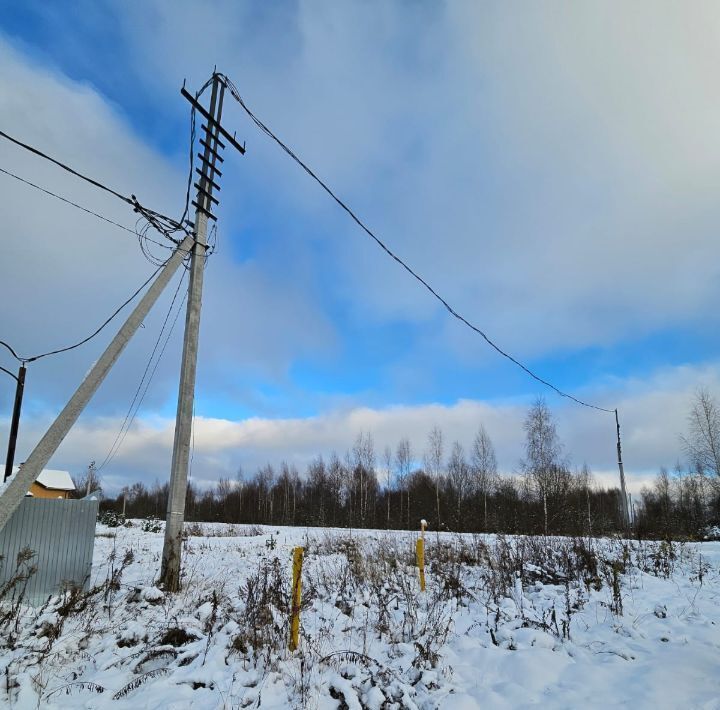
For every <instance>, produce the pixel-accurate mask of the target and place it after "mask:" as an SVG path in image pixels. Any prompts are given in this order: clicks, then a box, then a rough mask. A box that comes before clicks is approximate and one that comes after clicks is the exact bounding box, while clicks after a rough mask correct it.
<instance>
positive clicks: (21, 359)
mask: <svg viewBox="0 0 720 710" xmlns="http://www.w3.org/2000/svg"><path fill="white" fill-rule="evenodd" d="M161 268H162V266H159V267H158V268H157V269H155V271H154V272H153V273H152V274H150V276H149V277H148V278H147V279H146V280H145V281H144V282H143V283H142V284H141V286H140V287H139V288H138V289H136V290H135V291H134V292H133V293H132V295H131V296H130V297H129V298H128V299H127V300H125V301H123V303H122V304H121V305H120V306H118V307H117V308H116V309H115V310H114V311H113V313H112V315H111V316H110V317H109V318H107V319H106V320H105V321H104V322H103V324H102V325H101V326H100V327H99V328H97V330H95V331H93V332H92V333H91V334H90V335H88V336H87V337H86V338H83V339H82V340H81V341H79V342H77V343H74V344H73V345H68V346H67V347H64V348H58V349H57V350H51V351H49V352H46V353H41V354H40V355H33V356H31V357H22V356H20V355H18V354H17V353H16V352H15V351H14V350H13V349H12V348H11V347H10V346H9V345H8V344H7V343H5V342H3V341H0V344H1V345H4V346H5V347H6V348H7V349H8V350H9V351H10V352H11V353H12V355H13V357H15V359H16V360H17V361H18V362H35V360H41V359H42V358H44V357H48V356H50V355H58V354H59V353H65V352H67V351H68V350H75V348H79V347H80V346H81V345H85V343H87V342H88V341H90V340H92V339H93V338H94V337H95V336H96V335H98V334H99V333H100V332H101V331H102V330H103V329H104V328H105V327H106V326H107V325H108V324H109V323H110V322H111V321H112V320H113V319H114V318H115V317H116V316H117V315H118V313H120V311H122V309H123V308H125V306H127V305H128V304H129V303H130V302H131V301H132V300H133V299H134V298H135V297H136V296H137V295H138V294H139V293H140V292H141V291H142V290H143V289H144V288H145V286H147V285H148V284H149V283H150V282H151V281H152V280H153V279H154V278H155V276H156V275H157V273H158V271H160V269H161Z"/></svg>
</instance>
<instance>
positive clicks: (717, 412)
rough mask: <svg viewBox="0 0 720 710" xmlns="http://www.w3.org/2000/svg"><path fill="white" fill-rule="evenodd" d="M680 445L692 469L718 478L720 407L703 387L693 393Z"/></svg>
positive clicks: (719, 474) (719, 464)
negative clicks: (685, 429) (684, 433)
mask: <svg viewBox="0 0 720 710" xmlns="http://www.w3.org/2000/svg"><path fill="white" fill-rule="evenodd" d="M682 443H683V446H684V448H685V451H686V453H687V455H688V458H689V459H690V461H691V463H692V466H693V468H695V469H696V470H697V471H699V472H700V473H705V474H708V473H709V474H713V475H714V476H715V477H720V405H718V402H717V400H716V399H715V397H713V396H712V395H711V394H710V392H709V391H708V390H707V389H706V388H704V387H701V388H699V389H698V390H697V392H696V393H695V401H694V402H693V405H692V407H691V409H690V414H689V416H688V435H687V436H686V437H682Z"/></svg>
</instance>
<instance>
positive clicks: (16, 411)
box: [4, 362, 27, 481]
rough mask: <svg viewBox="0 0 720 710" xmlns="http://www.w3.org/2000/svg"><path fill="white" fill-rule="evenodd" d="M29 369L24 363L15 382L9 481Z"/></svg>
mask: <svg viewBox="0 0 720 710" xmlns="http://www.w3.org/2000/svg"><path fill="white" fill-rule="evenodd" d="M26 371H27V368H26V367H25V363H24V362H23V363H22V364H21V365H20V369H19V370H18V374H17V377H15V376H14V375H13V377H15V380H16V382H17V385H16V387H15V404H14V405H13V413H12V422H11V423H10V438H9V439H8V450H7V458H6V459H5V478H4V480H5V481H7V479H8V478H10V476H12V470H13V463H15V447H16V446H17V435H18V429H19V427H20V410H21V409H22V401H23V394H24V392H25V372H26Z"/></svg>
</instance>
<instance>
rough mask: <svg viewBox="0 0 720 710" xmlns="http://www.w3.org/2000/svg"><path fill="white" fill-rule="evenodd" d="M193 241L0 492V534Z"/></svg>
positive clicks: (177, 254) (183, 244) (162, 274)
mask: <svg viewBox="0 0 720 710" xmlns="http://www.w3.org/2000/svg"><path fill="white" fill-rule="evenodd" d="M193 242H194V238H193V237H192V236H187V237H185V239H183V241H182V242H181V243H180V244H179V246H178V247H177V248H176V249H175V250H174V251H173V253H172V255H171V257H170V258H169V259H168V260H167V262H165V265H164V266H163V267H162V269H161V271H160V273H159V274H158V276H157V278H156V279H155V281H153V283H152V285H151V286H150V288H149V289H148V290H147V291H146V293H145V295H144V296H143V297H142V299H141V300H140V302H139V303H138V304H137V306H135V309H134V310H133V311H132V313H131V314H130V315H129V316H128V318H127V320H126V321H125V323H123V325H122V327H121V328H120V330H119V331H118V332H117V335H115V337H114V338H113V339H112V341H111V343H110V344H109V345H108V346H107V348H106V349H105V352H104V353H103V354H102V355H101V356H100V358H99V359H98V360H97V362H96V363H95V364H94V365H93V366H92V368H91V369H90V371H89V372H88V374H87V375H86V376H85V379H83V381H82V382H81V383H80V385H79V387H78V388H77V390H75V393H74V394H73V396H72V397H71V398H70V400H69V401H68V403H67V404H66V405H65V407H64V408H63V410H62V412H60V414H59V415H58V416H57V418H56V419H55V421H54V422H53V423H52V424H51V425H50V428H49V429H48V430H47V431H46V432H45V434H44V436H43V437H42V439H40V441H39V443H38V444H37V445H36V446H35V448H34V449H33V450H32V452H31V454H30V455H29V456H28V458H27V460H26V461H25V463H24V464H23V465H22V466H21V467H20V470H19V471H18V472H17V474H15V476H13V477H12V478H11V479H10V481H9V482H7V483H6V484H5V486H4V488H2V489H0V530H2V529H3V528H4V527H5V524H6V523H7V521H8V520H9V519H10V516H11V515H12V514H13V513H14V512H15V509H16V508H17V507H18V506H19V505H20V502H21V501H22V499H23V498H24V497H25V494H26V493H27V492H28V490H29V489H30V486H31V485H32V484H33V482H34V481H35V480H36V479H37V477H38V476H39V475H40V473H41V471H42V470H43V468H45V466H46V465H47V463H48V461H50V459H51V458H52V456H53V454H54V453H55V452H56V451H57V449H58V447H59V446H60V444H61V443H62V442H63V440H64V439H65V437H66V436H67V434H68V432H69V431H70V429H71V428H72V426H73V424H75V422H76V421H77V419H78V417H79V416H80V414H81V413H82V411H83V410H84V409H85V407H86V406H87V403H88V402H89V401H90V399H91V398H92V396H93V395H94V394H95V392H96V391H97V389H98V387H99V386H100V385H101V383H102V382H103V380H104V379H105V377H106V376H107V374H108V372H110V370H111V369H112V367H113V365H114V364H115V362H116V361H117V359H118V357H120V354H121V353H122V351H123V350H124V349H125V346H126V345H127V344H128V342H129V341H130V339H131V338H132V336H133V335H134V334H135V332H136V331H137V329H138V328H139V327H140V324H141V323H142V322H143V320H145V318H146V317H147V315H148V313H149V312H150V309H151V308H152V307H153V305H154V304H155V302H156V301H157V299H158V298H159V297H160V294H161V293H162V292H163V290H164V289H165V287H166V286H167V284H168V283H169V281H170V279H171V278H172V277H173V275H174V274H175V272H176V271H177V270H178V268H179V267H180V265H181V264H182V262H183V259H184V258H185V257H186V256H187V252H188V251H189V250H190V249H191V247H192V246H193Z"/></svg>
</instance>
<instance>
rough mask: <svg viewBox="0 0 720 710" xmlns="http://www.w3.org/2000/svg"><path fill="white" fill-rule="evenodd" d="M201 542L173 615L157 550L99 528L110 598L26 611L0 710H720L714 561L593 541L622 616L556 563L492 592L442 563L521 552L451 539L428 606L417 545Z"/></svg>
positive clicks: (353, 537)
mask: <svg viewBox="0 0 720 710" xmlns="http://www.w3.org/2000/svg"><path fill="white" fill-rule="evenodd" d="M202 527H203V528H204V529H205V532H206V534H204V535H202V536H192V537H189V538H188V539H187V541H186V542H185V543H184V558H183V590H182V591H181V592H179V593H178V594H175V595H173V594H165V593H163V592H162V591H161V590H160V589H159V588H158V587H157V575H158V571H159V566H160V553H161V550H162V542H163V534H162V532H159V533H147V532H142V531H141V530H140V527H139V524H138V523H137V522H136V523H135V525H134V526H133V527H131V528H123V527H120V528H105V527H104V526H101V525H99V526H98V536H97V537H96V544H95V554H94V563H93V578H92V584H103V583H104V582H105V581H106V580H114V585H110V586H111V587H112V589H111V590H110V591H107V592H106V591H102V592H99V593H98V594H96V595H95V597H93V599H94V600H95V601H94V602H93V603H92V604H90V605H88V606H87V607H86V608H81V609H80V610H78V611H77V613H72V614H67V615H66V616H63V612H62V609H61V606H60V604H59V603H51V604H49V605H48V606H47V607H46V608H44V609H42V610H33V609H24V611H23V613H22V614H21V616H20V618H19V620H18V625H17V628H18V630H17V632H16V631H15V630H14V628H13V627H14V624H10V625H9V626H7V625H6V626H5V627H1V626H0V643H3V644H4V646H5V648H3V651H2V653H0V673H1V674H2V675H3V677H4V678H5V679H6V681H7V682H5V681H4V682H3V683H2V684H0V705H2V706H5V707H11V708H19V709H21V710H24V708H35V707H38V706H41V707H43V708H49V709H51V710H55V709H59V708H77V707H84V708H98V709H100V708H111V707H112V708H118V709H119V710H122V709H123V708H132V709H133V710H136V709H138V708H203V709H204V708H218V709H219V708H236V707H239V708H256V707H262V708H288V707H308V708H322V709H325V708H328V709H329V708H340V707H348V708H372V709H375V708H378V709H379V708H418V709H422V710H429V709H430V708H443V709H445V708H451V709H457V710H466V709H467V710H471V709H475V708H523V707H530V706H538V705H540V704H542V706H543V707H546V708H576V707H608V706H611V707H615V706H624V705H627V706H629V707H630V706H632V707H636V708H680V707H683V708H696V707H702V708H708V709H720V677H719V676H718V674H717V668H716V667H717V658H718V652H719V651H720V585H719V582H720V542H703V543H698V544H692V545H690V544H688V545H682V546H678V545H675V546H673V547H672V548H668V547H667V546H665V547H663V545H664V543H641V544H638V543H634V544H633V545H628V544H627V543H623V542H621V541H618V540H593V541H590V546H591V548H592V549H594V550H596V551H597V557H598V559H600V560H603V559H605V560H616V559H620V558H621V557H623V556H625V559H626V562H627V565H626V567H625V571H624V572H622V573H621V574H620V576H619V585H620V587H619V588H620V596H621V602H622V613H618V611H617V609H615V610H614V609H613V605H614V604H617V601H618V600H617V599H616V598H614V597H613V593H612V588H611V587H612V584H611V580H610V579H609V578H607V579H606V578H603V579H597V580H590V579H588V582H587V584H575V583H574V582H571V580H569V579H567V577H566V578H563V574H562V572H561V571H560V567H557V568H556V567H555V566H554V565H555V562H554V561H553V560H557V559H559V558H558V556H557V554H555V553H553V554H550V553H548V556H547V559H546V561H545V562H542V563H540V562H538V561H537V559H534V560H533V561H532V562H526V563H524V564H523V566H522V573H521V574H520V573H517V574H513V575H511V576H510V578H509V579H508V581H507V584H506V585H505V587H503V589H502V590H500V591H498V589H496V588H493V587H492V584H494V582H493V580H494V579H495V578H494V577H492V575H490V574H489V571H488V567H487V565H485V564H480V563H477V562H472V561H469V562H462V561H458V560H462V558H461V557H458V558H457V559H455V560H453V561H451V562H448V563H447V564H446V563H442V564H441V563H440V560H441V559H442V554H441V553H443V551H445V552H444V553H443V554H445V553H447V551H448V550H450V551H453V550H455V551H456V552H457V551H458V550H460V549H462V550H465V552H468V551H471V550H480V551H483V550H490V551H492V550H493V549H495V548H494V547H493V546H502V545H506V547H505V548H503V549H505V550H506V551H507V553H508V554H510V555H512V554H515V553H516V552H517V550H518V549H520V546H521V544H522V541H523V539H521V538H511V539H508V540H507V541H505V540H503V539H501V538H497V537H495V536H473V535H451V534H449V533H443V534H441V536H440V548H438V547H437V542H436V541H435V536H433V539H432V540H428V541H427V542H426V553H425V555H426V565H427V568H426V575H427V591H426V592H425V593H424V594H422V593H420V592H419V590H418V585H417V579H416V570H414V569H413V568H412V566H411V562H412V554H413V550H414V543H415V540H416V539H417V534H416V533H409V532H381V531H352V532H351V531H349V530H338V529H334V530H328V529H313V528H309V529H308V528H289V527H280V528H277V527H264V528H263V529H262V530H263V532H262V534H260V535H255V536H242V529H241V528H236V529H233V528H231V527H229V526H227V525H223V526H219V525H217V526H214V525H211V524H203V526H202ZM232 533H236V534H235V535H233V534H232ZM220 534H224V535H226V536H224V537H223V536H220ZM530 543H531V544H535V543H537V544H538V545H539V548H538V549H540V550H541V551H542V549H544V546H547V548H548V550H551V551H552V550H555V552H557V553H558V554H560V552H561V551H562V550H563V549H564V550H566V551H567V550H568V549H570V548H571V547H572V545H573V544H574V543H573V542H572V541H562V540H560V539H557V538H556V539H551V540H550V541H548V542H545V541H539V542H538V541H537V540H535V542H534V543H533V541H530ZM296 545H303V546H304V547H305V548H306V554H305V563H304V568H303V597H304V603H303V608H302V616H301V626H302V635H301V648H300V651H298V652H295V653H291V652H290V651H288V650H287V613H286V612H285V611H284V610H283V608H282V604H283V601H282V600H283V598H284V599H287V597H289V593H290V578H291V560H292V548H293V547H294V546H296ZM563 545H566V547H562V546H563ZM567 546H569V547H567ZM498 549H499V548H498ZM127 550H131V551H132V554H131V555H129V554H127V553H126V551H127ZM558 551H560V552H558ZM483 554H486V553H483ZM543 554H544V553H543ZM553 555H555V556H553ZM603 569H611V568H610V567H608V568H603ZM600 576H602V575H600ZM358 580H365V581H364V583H363V584H358ZM103 590H106V588H105V587H103ZM458 590H460V591H458ZM263 595H265V597H263ZM283 595H285V597H283ZM260 598H264V599H266V600H275V601H273V602H272V603H270V602H268V603H266V604H264V605H260V606H258V605H253V603H252V599H260ZM276 602H277V605H278V606H276V605H275V604H276ZM568 608H569V609H571V613H570V616H569V619H568V615H567V610H568ZM253 619H254V620H255V621H257V624H256V625H254V626H253V624H252V623H251V622H252V620H253ZM565 624H567V626H565ZM58 629H59V631H58ZM253 634H255V635H254V636H253ZM55 636H57V638H55ZM253 644H255V645H253ZM133 682H134V683H135V684H136V685H137V687H133V686H132V685H131V684H132V683H133ZM8 688H9V692H8ZM98 689H102V692H98ZM116 694H117V697H116V699H114V697H113V696H116Z"/></svg>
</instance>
